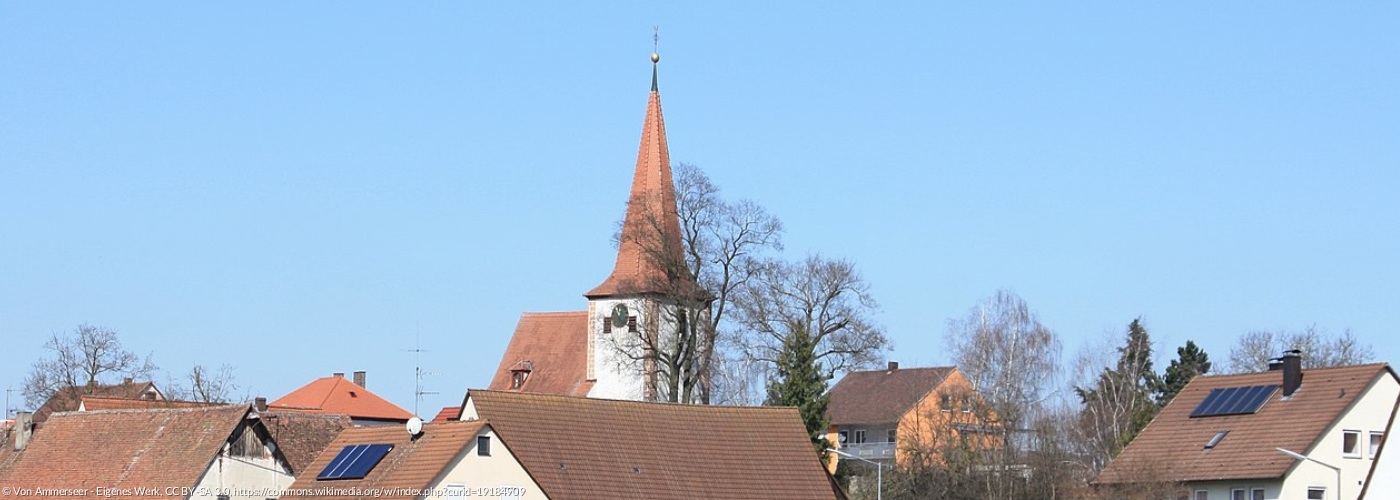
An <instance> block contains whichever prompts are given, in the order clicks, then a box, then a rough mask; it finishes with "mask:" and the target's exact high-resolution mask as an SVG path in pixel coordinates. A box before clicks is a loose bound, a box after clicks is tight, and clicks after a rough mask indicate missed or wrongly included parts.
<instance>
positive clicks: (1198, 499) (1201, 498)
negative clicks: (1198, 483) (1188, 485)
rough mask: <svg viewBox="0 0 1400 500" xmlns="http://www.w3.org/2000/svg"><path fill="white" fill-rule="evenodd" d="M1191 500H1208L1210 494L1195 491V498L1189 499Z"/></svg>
mask: <svg viewBox="0 0 1400 500" xmlns="http://www.w3.org/2000/svg"><path fill="white" fill-rule="evenodd" d="M1191 500H1210V492H1209V491H1206V490H1196V496H1194V497H1191Z"/></svg>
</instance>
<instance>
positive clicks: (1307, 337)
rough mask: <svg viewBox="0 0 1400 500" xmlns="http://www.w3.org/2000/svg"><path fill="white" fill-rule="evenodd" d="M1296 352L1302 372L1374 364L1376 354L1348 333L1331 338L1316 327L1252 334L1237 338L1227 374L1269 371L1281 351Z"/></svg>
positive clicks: (1260, 331)
mask: <svg viewBox="0 0 1400 500" xmlns="http://www.w3.org/2000/svg"><path fill="white" fill-rule="evenodd" d="M1292 349H1297V350H1300V351H1302V352H1303V368H1305V369H1311V368H1324V367H1329V366H1347V365H1358V364H1362V363H1369V362H1372V361H1374V360H1375V358H1376V352H1375V351H1374V350H1373V349H1372V348H1371V346H1370V345H1369V344H1365V343H1362V342H1361V341H1359V340H1357V338H1356V336H1354V335H1352V333H1351V330H1349V329H1348V330H1343V331H1342V333H1341V335H1337V336H1335V337H1334V336H1332V335H1331V334H1329V333H1328V332H1326V331H1325V330H1320V329H1318V328H1317V325H1311V326H1308V327H1307V328H1304V329H1303V330H1301V331H1296V332H1288V331H1268V330H1256V331H1252V332H1247V333H1245V334H1244V335H1241V336H1240V339H1239V341H1238V342H1236V343H1235V347H1233V348H1231V349H1230V360H1229V367H1228V368H1227V370H1226V372H1227V373H1249V372H1259V371H1264V370H1267V369H1269V360H1271V359H1274V358H1277V357H1279V356H1280V355H1282V354H1283V351H1287V350H1292Z"/></svg>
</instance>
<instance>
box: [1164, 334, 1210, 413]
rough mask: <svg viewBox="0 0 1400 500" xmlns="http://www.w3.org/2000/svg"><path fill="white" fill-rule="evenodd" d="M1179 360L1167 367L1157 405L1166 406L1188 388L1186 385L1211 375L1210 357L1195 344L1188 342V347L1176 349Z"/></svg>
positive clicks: (1173, 361)
mask: <svg viewBox="0 0 1400 500" xmlns="http://www.w3.org/2000/svg"><path fill="white" fill-rule="evenodd" d="M1176 356H1177V358H1176V359H1174V360H1172V364H1171V365H1170V366H1168V367H1167V373H1166V376H1165V377H1163V378H1162V381H1161V383H1159V384H1158V385H1157V404H1158V405H1159V406H1166V405H1167V403H1170V402H1171V401H1172V398H1174V397H1176V394H1177V393H1179V392H1181V389H1182V388H1184V387H1186V383H1187V382H1190V381H1191V379H1193V378H1196V377H1197V376H1199V375H1205V374H1207V373H1210V356H1208V355H1206V352H1205V351H1204V350H1202V349H1201V348H1200V347H1197V346H1196V343H1195V342H1192V341H1190V340H1187V341H1186V345H1185V346H1182V347H1178V348H1177V349H1176Z"/></svg>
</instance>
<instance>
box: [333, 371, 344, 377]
mask: <svg viewBox="0 0 1400 500" xmlns="http://www.w3.org/2000/svg"><path fill="white" fill-rule="evenodd" d="M331 376H332V377H335V378H345V372H335V373H332V374H331Z"/></svg>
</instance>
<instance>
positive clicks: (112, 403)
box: [80, 396, 226, 411]
mask: <svg viewBox="0 0 1400 500" xmlns="http://www.w3.org/2000/svg"><path fill="white" fill-rule="evenodd" d="M81 403H82V404H81V406H80V408H82V409H83V411H102V410H153V409H160V408H201V407H205V406H225V405H226V404H218V403H200V402H198V401H171V400H169V399H128V398H108V397H99V396H83V397H82V398H81Z"/></svg>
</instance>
